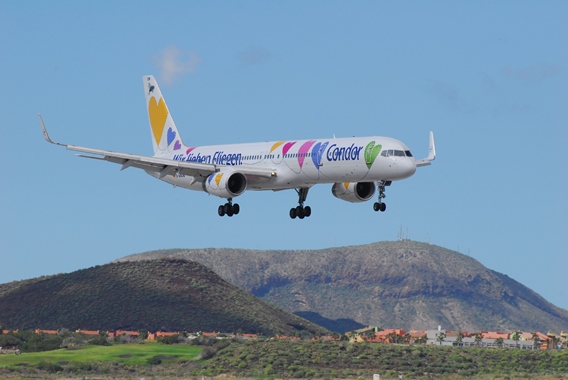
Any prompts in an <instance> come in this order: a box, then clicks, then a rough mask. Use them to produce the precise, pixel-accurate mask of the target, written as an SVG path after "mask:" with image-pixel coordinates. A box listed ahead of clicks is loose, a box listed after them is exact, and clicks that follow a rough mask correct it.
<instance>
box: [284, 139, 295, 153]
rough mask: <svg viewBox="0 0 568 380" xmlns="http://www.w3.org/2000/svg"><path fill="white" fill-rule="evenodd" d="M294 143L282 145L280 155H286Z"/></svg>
mask: <svg viewBox="0 0 568 380" xmlns="http://www.w3.org/2000/svg"><path fill="white" fill-rule="evenodd" d="M295 143H296V142H295V141H294V142H287V143H286V144H284V146H283V147H282V154H284V155H286V153H288V151H289V150H290V148H291V147H292V146H293V145H294V144H295Z"/></svg>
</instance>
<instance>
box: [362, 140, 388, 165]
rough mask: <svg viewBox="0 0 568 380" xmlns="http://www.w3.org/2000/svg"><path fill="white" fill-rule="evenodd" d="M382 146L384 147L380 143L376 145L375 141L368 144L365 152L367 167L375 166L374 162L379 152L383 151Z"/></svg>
mask: <svg viewBox="0 0 568 380" xmlns="http://www.w3.org/2000/svg"><path fill="white" fill-rule="evenodd" d="M382 148H383V147H382V145H380V144H379V145H377V146H375V142H374V141H371V142H370V143H368V144H367V146H366V147H365V153H364V155H365V163H366V164H367V168H369V169H371V166H373V162H375V159H376V158H377V156H378V155H379V152H380V151H381V149H382Z"/></svg>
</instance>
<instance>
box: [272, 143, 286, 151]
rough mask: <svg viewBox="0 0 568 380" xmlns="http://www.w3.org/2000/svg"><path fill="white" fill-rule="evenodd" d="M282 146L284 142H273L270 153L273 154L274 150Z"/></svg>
mask: <svg viewBox="0 0 568 380" xmlns="http://www.w3.org/2000/svg"><path fill="white" fill-rule="evenodd" d="M282 144H284V141H278V142H275V143H274V145H272V148H270V153H272V152H274V150H275V149H276V148H278V147H279V146H280V145H282Z"/></svg>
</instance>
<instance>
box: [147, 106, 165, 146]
mask: <svg viewBox="0 0 568 380" xmlns="http://www.w3.org/2000/svg"><path fill="white" fill-rule="evenodd" d="M148 115H150V125H151V126H152V133H153V134H154V139H155V140H156V144H158V145H160V141H161V140H162V133H163V132H164V126H165V125H166V119H167V118H168V107H166V103H165V102H164V99H163V98H160V101H159V102H158V103H156V98H154V97H153V96H152V97H151V98H150V101H149V102H148Z"/></svg>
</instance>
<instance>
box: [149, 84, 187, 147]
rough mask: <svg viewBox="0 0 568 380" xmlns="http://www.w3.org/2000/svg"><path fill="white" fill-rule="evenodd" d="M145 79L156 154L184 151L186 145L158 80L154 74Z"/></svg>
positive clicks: (151, 131)
mask: <svg viewBox="0 0 568 380" xmlns="http://www.w3.org/2000/svg"><path fill="white" fill-rule="evenodd" d="M143 81H144V93H145V94H146V108H147V109H148V118H149V119H150V133H151V134H152V145H153V146H154V156H164V155H171V154H174V153H177V152H180V153H181V152H183V151H184V147H185V145H184V144H183V142H182V140H181V136H180V135H179V132H178V130H177V128H176V125H175V123H174V120H173V119H172V115H171V114H170V112H169V110H168V106H166V101H165V100H164V98H163V97H162V92H161V91H160V87H158V82H156V79H155V78H154V77H153V76H152V75H145V76H144V77H143Z"/></svg>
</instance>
